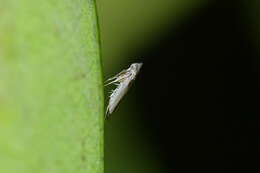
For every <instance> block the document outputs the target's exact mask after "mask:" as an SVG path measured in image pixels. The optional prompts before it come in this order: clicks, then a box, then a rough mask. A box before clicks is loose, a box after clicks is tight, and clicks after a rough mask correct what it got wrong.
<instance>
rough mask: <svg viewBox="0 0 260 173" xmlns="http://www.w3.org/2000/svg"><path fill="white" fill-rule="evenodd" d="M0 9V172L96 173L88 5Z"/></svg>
mask: <svg viewBox="0 0 260 173" xmlns="http://www.w3.org/2000/svg"><path fill="white" fill-rule="evenodd" d="M0 4H1V5H0V172H3V173H46V172H48V173H59V172H61V173H72V172H73V173H83V172H84V173H102V172H103V169H104V168H103V124H104V96H103V81H102V68H101V59H100V45H99V37H98V25H97V16H96V8H95V1H94V0H84V1H82V0H37V1H35V0H19V1H17V0H0Z"/></svg>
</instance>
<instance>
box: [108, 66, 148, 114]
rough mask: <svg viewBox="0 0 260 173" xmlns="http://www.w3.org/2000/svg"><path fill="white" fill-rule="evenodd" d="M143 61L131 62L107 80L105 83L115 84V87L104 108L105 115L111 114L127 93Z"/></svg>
mask: <svg viewBox="0 0 260 173" xmlns="http://www.w3.org/2000/svg"><path fill="white" fill-rule="evenodd" d="M142 65H143V63H133V64H131V66H130V67H129V68H128V69H125V70H123V71H121V72H120V73H118V74H117V75H115V76H114V77H111V78H109V79H108V80H107V82H108V83H107V84H105V86H107V85H110V84H115V85H116V86H117V87H116V89H115V90H112V92H111V95H110V96H109V103H108V106H107V110H106V116H108V114H112V113H113V111H114V110H115V108H116V107H117V105H118V104H119V102H120V101H121V100H122V98H123V97H124V95H125V94H126V93H127V91H128V89H129V88H130V86H131V84H132V83H133V81H134V80H135V78H136V76H137V74H138V73H139V71H140V69H141V67H142Z"/></svg>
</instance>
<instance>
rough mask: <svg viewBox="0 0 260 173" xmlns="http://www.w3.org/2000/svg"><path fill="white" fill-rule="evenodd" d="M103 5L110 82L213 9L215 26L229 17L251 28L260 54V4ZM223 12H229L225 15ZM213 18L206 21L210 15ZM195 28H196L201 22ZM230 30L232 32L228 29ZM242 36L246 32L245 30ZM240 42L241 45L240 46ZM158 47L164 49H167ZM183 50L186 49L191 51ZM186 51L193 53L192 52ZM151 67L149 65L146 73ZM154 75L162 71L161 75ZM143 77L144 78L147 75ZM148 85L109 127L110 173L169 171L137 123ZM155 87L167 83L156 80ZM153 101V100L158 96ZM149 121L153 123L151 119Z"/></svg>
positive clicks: (146, 1)
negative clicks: (158, 83) (195, 19)
mask: <svg viewBox="0 0 260 173" xmlns="http://www.w3.org/2000/svg"><path fill="white" fill-rule="evenodd" d="M97 4H98V14H99V20H100V21H99V22H100V30H101V42H102V58H103V65H104V72H105V79H107V78H108V77H110V76H112V75H114V74H116V73H118V72H119V71H121V70H122V69H124V68H127V67H128V66H129V65H130V63H132V62H145V61H149V60H148V59H149V58H150V57H142V55H144V54H145V55H147V54H149V53H144V52H145V51H148V52H149V51H150V49H152V48H154V47H155V48H156V45H157V48H158V49H161V48H162V47H164V46H165V45H166V46H165V47H167V43H164V42H163V40H164V39H165V37H167V33H170V35H175V36H178V35H179V33H178V31H180V29H179V28H180V27H181V26H182V25H183V23H189V20H190V19H192V18H194V17H196V16H199V15H198V14H200V13H201V11H203V10H204V11H205V9H209V10H208V11H210V8H212V7H213V9H215V8H214V6H216V9H218V10H219V11H218V10H216V12H215V13H214V15H215V17H214V18H212V20H211V21H210V19H209V25H210V24H212V23H214V20H216V19H217V20H218V21H216V22H219V23H220V25H221V20H222V19H221V18H223V17H224V18H225V15H228V16H226V17H227V18H228V19H227V21H225V22H227V23H229V22H228V20H229V18H230V19H231V20H232V21H230V23H239V26H241V28H245V29H244V30H243V31H245V33H241V34H242V35H243V36H242V37H246V39H247V40H249V42H250V46H252V47H254V48H255V49H256V50H259V49H258V48H257V45H258V36H259V34H258V32H259V29H258V28H259V27H258V25H259V21H258V20H257V19H258V16H259V14H258V13H259V3H258V2H257V1H247V0H239V1H224V0H223V1H212V0H164V1H160V0H143V1H139V0H124V1H120V0H109V1H107V0H98V1H97ZM223 11H225V13H224V14H223V13H222V12H223ZM229 12H230V13H229ZM234 12H236V14H234ZM207 13H209V12H207ZM207 13H205V14H204V15H207ZM200 15H201V14H200ZM218 15H219V16H220V17H219V18H218ZM202 16H203V15H202ZM230 16H235V17H230ZM198 18H200V17H198ZM209 18H210V17H209ZM224 18H223V21H224ZM198 20H199V19H198ZM219 20H220V21H219ZM191 21H192V20H191ZM225 22H224V23H223V26H219V27H222V28H225V26H224V25H225ZM192 25H193V24H192V23H190V24H189V26H191V27H192ZM194 25H196V23H195V22H194ZM198 25H199V24H198ZM205 25H206V24H205ZM227 29H229V28H228V27H227ZM190 30H192V28H190ZM213 30H214V29H213ZM224 30H225V29H224ZM235 30H236V28H235ZM238 30H239V31H240V29H238ZM239 31H238V32H239ZM191 32H192V31H191ZM215 32H216V33H219V35H221V32H223V31H219V32H218V28H216V31H215ZM230 32H231V33H232V32H233V31H230ZM165 33H166V34H165ZM213 34H214V33H213ZM162 37H163V38H164V39H162ZM216 37H217V36H216ZM242 37H241V38H242ZM198 42H199V40H198ZM234 42H236V41H235V40H234ZM184 44H185V43H184ZM209 44H211V43H209ZM154 45H155V46H154ZM158 45H161V47H160V46H158ZM169 47H170V46H169ZM183 47H184V48H185V45H184V46H183ZM216 49H217V47H216ZM172 51H175V50H174V48H172ZM186 51H189V48H188V47H187V50H186ZM212 53H213V52H212ZM256 56H257V55H256ZM167 58H171V57H164V56H162V57H160V58H159V59H158V64H161V65H163V63H167V62H168V59H167ZM194 58H196V57H194ZM209 58H210V57H209ZM256 61H257V60H255V61H254V62H253V66H255V67H254V70H256V71H257V69H258V65H257V62H256ZM161 62H163V63H161ZM202 63H203V62H202ZM147 65H148V64H145V63H144V68H146V66H147ZM150 68H151V67H150ZM154 70H155V71H156V69H154ZM141 73H142V71H141ZM140 75H141V76H142V74H140ZM157 77H158V76H157ZM142 80H143V79H142V77H140V78H138V80H137V81H136V83H135V85H134V87H133V88H132V89H131V91H130V93H129V94H128V95H127V96H126V98H125V100H124V101H123V102H122V103H121V104H120V106H119V109H118V110H116V112H115V113H113V115H112V118H111V119H110V120H108V121H107V122H106V124H105V125H106V129H105V170H106V172H107V173H120V172H124V173H128V172H129V173H130V172H131V173H132V172H135V173H143V172H167V171H169V169H167V168H166V166H165V164H164V160H163V159H162V157H163V156H162V155H163V154H161V151H160V149H158V147H157V148H156V144H153V143H152V141H151V140H149V138H147V137H145V133H143V131H146V133H147V131H148V133H149V129H148V130H147V127H143V126H142V124H140V122H139V118H137V117H138V116H143V115H142V113H143V110H140V109H142V104H145V103H142V102H141V101H139V102H138V100H139V99H140V97H143V96H141V95H139V94H140V93H141V88H142V87H143V88H145V87H149V86H141V84H140V81H142ZM154 82H163V81H160V79H158V78H156V79H155V81H154ZM110 89H111V88H109V87H108V88H106V89H105V90H106V93H108V92H109V90H110ZM155 92H156V91H155ZM150 99H153V98H152V93H151V98H150ZM159 116H160V115H159ZM162 116H163V115H162ZM145 118H149V117H148V116H146V117H145ZM151 133H152V132H151ZM151 135H152V134H151ZM169 138H170V137H169ZM166 150H167V149H166ZM173 157H174V156H173ZM187 166H188V165H187ZM173 167H174V165H173Z"/></svg>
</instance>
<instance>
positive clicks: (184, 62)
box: [105, 0, 260, 173]
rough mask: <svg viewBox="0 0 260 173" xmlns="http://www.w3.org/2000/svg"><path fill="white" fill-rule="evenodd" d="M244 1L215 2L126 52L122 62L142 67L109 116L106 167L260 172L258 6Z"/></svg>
mask: <svg viewBox="0 0 260 173" xmlns="http://www.w3.org/2000/svg"><path fill="white" fill-rule="evenodd" d="M247 2H249V1H247ZM245 4H247V3H246V1H243V0H237V1H235V0H233V1H232V0H231V1H224V0H223V1H221V0H219V1H214V2H213V3H209V4H208V5H206V6H205V7H204V8H201V9H200V10H196V12H193V13H192V14H191V15H187V16H186V17H185V18H184V19H183V20H181V22H180V23H179V24H178V25H177V27H176V23H175V22H174V21H173V22H172V24H171V21H169V24H168V27H166V29H165V30H164V31H163V32H161V33H160V34H157V35H156V38H153V39H151V41H150V42H147V43H146V44H144V46H142V47H140V48H139V49H137V50H136V49H134V50H129V55H131V57H137V58H136V59H133V58H132V59H131V60H128V62H126V63H125V64H131V63H133V62H143V63H144V65H143V68H142V70H141V72H140V74H139V76H138V78H137V80H136V82H135V85H134V86H133V87H132V88H131V90H130V91H129V94H128V95H127V96H126V98H125V99H124V100H123V101H122V103H121V104H120V108H118V110H116V112H115V113H114V114H113V117H112V118H111V120H109V121H108V122H106V140H105V142H106V145H105V146H106V152H105V161H106V162H105V163H106V170H107V171H106V172H113V173H114V172H120V171H122V170H124V171H123V172H127V170H134V171H129V172H169V173H170V172H175V173H182V172H183V173H184V172H191V171H192V172H195V171H198V172H241V171H243V172H259V171H260V168H259V163H260V162H259V161H260V160H259V152H260V149H259V144H260V138H259V123H260V122H259V120H260V119H259V115H260V111H259V101H258V100H259V96H260V95H259V87H260V82H259V79H260V70H259V69H260V68H259V65H260V63H259V59H260V58H259V48H258V46H257V45H258V44H257V37H258V35H257V34H256V32H255V31H256V30H257V24H256V23H254V22H253V20H252V18H250V15H251V10H252V11H253V10H256V9H257V8H256V9H253V8H252V4H251V6H250V5H248V7H250V8H248V7H245V6H244V5H245ZM256 4H257V3H256ZM252 14H254V12H253V13H252ZM251 17H252V16H251ZM254 17H256V18H255V19H257V16H254ZM250 20H251V21H250ZM140 57H142V58H141V59H140ZM133 95H134V96H133ZM127 100H128V101H127ZM129 100H131V101H129ZM128 102H131V103H130V104H129V105H127V103H128ZM125 105H127V106H125ZM137 141H138V142H137ZM140 141H141V142H140ZM136 143H138V144H136ZM151 158H152V159H151ZM149 159H151V160H152V161H150V160H149ZM133 160H138V161H137V162H134V161H133ZM147 160H149V161H147ZM146 162H147V163H146ZM115 165H116V166H115ZM140 165H141V166H140ZM133 167H136V168H133ZM143 167H146V168H145V169H143ZM148 167H150V168H151V170H149V169H148ZM155 168H158V169H155ZM143 170H146V171H143ZM147 170H149V171H147Z"/></svg>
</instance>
